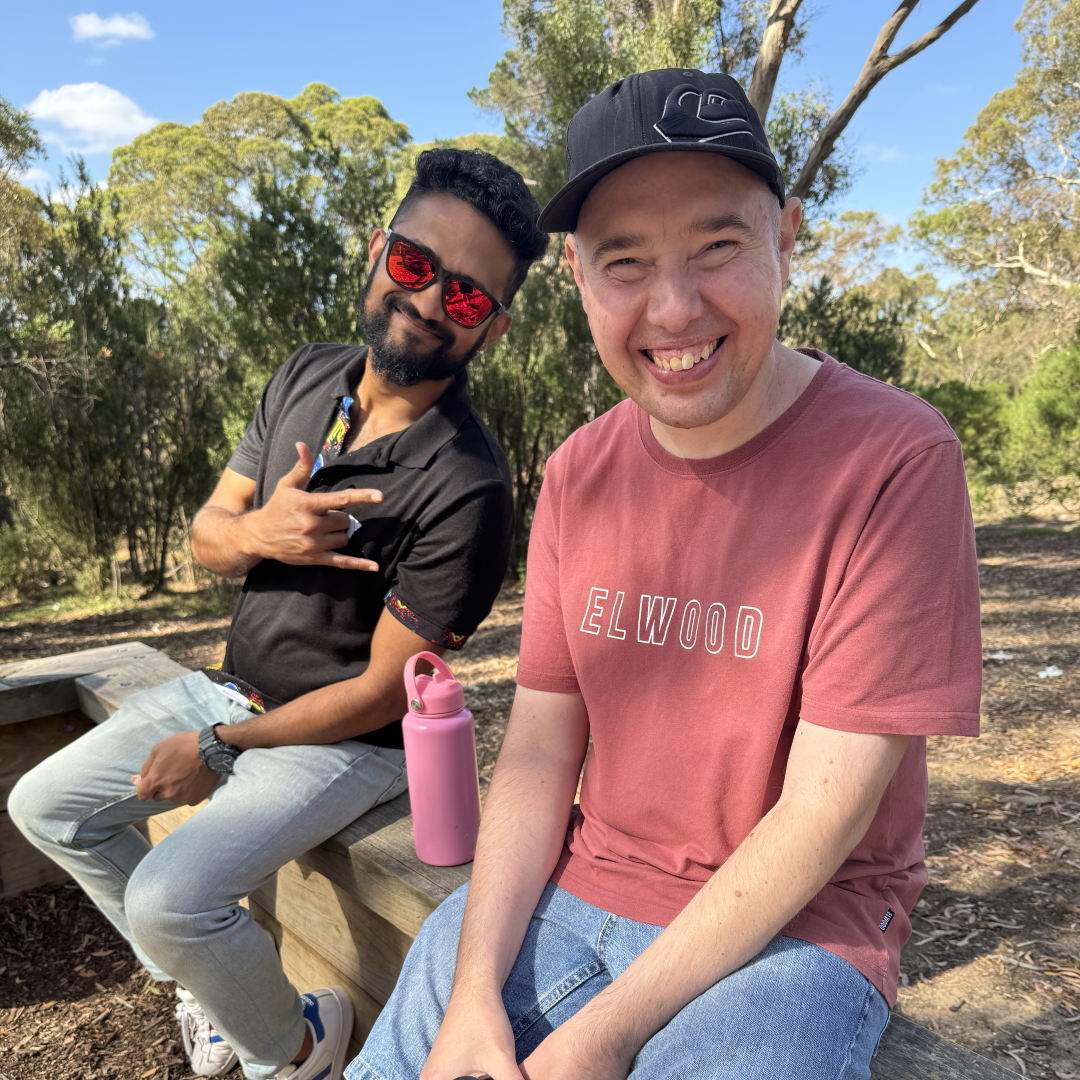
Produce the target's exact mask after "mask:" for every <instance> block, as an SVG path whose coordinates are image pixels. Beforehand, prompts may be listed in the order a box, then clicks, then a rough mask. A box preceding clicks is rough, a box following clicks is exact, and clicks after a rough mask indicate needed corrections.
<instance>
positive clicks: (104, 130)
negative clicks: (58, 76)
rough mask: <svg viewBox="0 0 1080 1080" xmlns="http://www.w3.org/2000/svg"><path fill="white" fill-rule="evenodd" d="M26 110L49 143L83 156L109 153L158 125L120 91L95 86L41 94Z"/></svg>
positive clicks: (71, 86) (75, 86) (70, 86)
mask: <svg viewBox="0 0 1080 1080" xmlns="http://www.w3.org/2000/svg"><path fill="white" fill-rule="evenodd" d="M27 108H28V109H29V110H30V113H31V114H32V115H33V116H34V118H35V119H37V120H39V121H42V122H43V123H42V129H43V132H42V133H43V134H44V135H45V137H46V138H47V139H48V140H49V141H50V142H54V143H58V144H59V145H60V146H61V147H62V148H63V149H64V150H65V151H73V150H74V151H80V152H82V153H84V154H98V153H102V152H103V151H106V150H112V149H113V147H115V146H120V145H121V144H123V143H126V142H128V141H130V140H131V139H133V138H134V137H135V136H136V135H140V134H141V133H142V132H144V131H149V130H150V128H152V127H153V126H154V125H155V124H156V123H157V122H158V121H157V120H156V119H155V118H154V117H153V116H147V115H146V113H144V112H143V111H142V109H140V108H139V106H138V105H136V104H135V102H134V101H132V100H131V98H129V97H125V96H124V95H123V94H121V93H120V91H119V90H114V89H113V88H112V87H111V86H104V85H102V84H101V83H97V82H87V83H68V84H67V85H65V86H61V87H60V89H59V90H42V91H41V93H40V94H38V96H37V97H36V98H34V100H33V101H31V102H30V104H29V105H28V106H27ZM50 122H51V124H50ZM51 125H56V126H55V127H52V126H51Z"/></svg>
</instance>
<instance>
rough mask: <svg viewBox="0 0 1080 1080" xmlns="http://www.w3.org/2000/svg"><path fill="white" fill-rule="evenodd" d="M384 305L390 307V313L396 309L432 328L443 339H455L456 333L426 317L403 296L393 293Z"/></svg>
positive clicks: (427, 327) (429, 328)
mask: <svg viewBox="0 0 1080 1080" xmlns="http://www.w3.org/2000/svg"><path fill="white" fill-rule="evenodd" d="M384 307H386V308H387V309H388V313H389V311H394V310H396V311H399V312H401V314H402V315H407V316H408V317H409V318H410V319H413V320H415V321H416V322H418V323H419V324H420V325H421V326H423V327H425V328H426V329H428V330H430V331H431V332H432V333H433V334H435V335H436V336H437V337H438V338H439V339H440V340H442V341H453V339H454V335H453V334H452V333H451V332H450V331H449V330H447V329H446V327H445V326H441V325H440V324H439V323H437V322H434V321H433V320H431V319H425V318H424V317H423V316H422V315H421V314H420V312H419V311H417V310H416V308H415V307H413V305H412V304H410V303H409V301H408V300H406V299H405V298H404V297H403V296H394V295H393V294H391V295H390V296H388V297H387V298H386V300H385V301H384Z"/></svg>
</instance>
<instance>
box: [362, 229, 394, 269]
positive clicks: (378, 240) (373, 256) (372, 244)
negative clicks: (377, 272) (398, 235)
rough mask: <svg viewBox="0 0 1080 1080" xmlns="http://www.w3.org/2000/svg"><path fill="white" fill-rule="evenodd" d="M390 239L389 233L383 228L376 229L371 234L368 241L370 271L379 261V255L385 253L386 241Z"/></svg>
mask: <svg viewBox="0 0 1080 1080" xmlns="http://www.w3.org/2000/svg"><path fill="white" fill-rule="evenodd" d="M388 239H389V237H388V235H387V234H386V233H384V232H383V231H382V229H376V230H375V231H374V232H373V233H372V234H371V239H370V240H369V241H368V246H367V250H368V273H370V272H371V270H372V268H373V267H374V266H375V264H376V263H377V262H378V261H379V256H380V255H382V253H383V248H384V247H386V241H387V240H388Z"/></svg>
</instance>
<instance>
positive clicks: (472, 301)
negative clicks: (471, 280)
mask: <svg viewBox="0 0 1080 1080" xmlns="http://www.w3.org/2000/svg"><path fill="white" fill-rule="evenodd" d="M446 312H447V314H448V315H449V316H450V318H451V319H453V320H454V322H456V323H459V324H460V325H461V326H479V325H480V323H482V322H483V321H484V320H485V319H486V318H487V317H488V315H489V314H490V313H491V301H490V300H489V299H488V298H487V297H486V296H485V295H484V294H483V293H482V292H481V291H480V290H479V289H474V288H473V287H472V286H471V285H469V284H468V283H467V282H464V281H457V280H454V279H451V280H450V281H448V282H447V283H446Z"/></svg>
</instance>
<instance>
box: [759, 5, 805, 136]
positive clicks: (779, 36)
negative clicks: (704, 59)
mask: <svg viewBox="0 0 1080 1080" xmlns="http://www.w3.org/2000/svg"><path fill="white" fill-rule="evenodd" d="M801 6H802V0H772V3H771V4H770V5H769V19H768V22H767V23H766V25H765V33H764V34H763V35H762V38H761V47H760V48H759V49H758V54H757V60H756V61H755V62H754V74H753V76H752V77H751V79H750V92H749V93H748V94H747V95H746V96H747V97H748V98H749V99H750V104H751V105H753V106H754V108H755V109H756V110H757V114H758V116H759V117H760V118H761V122H762V123H763V124H764V123H765V117H766V116H768V115H769V106H770V105H771V104H772V98H773V92H774V91H775V90H776V79H777V76H778V75H779V74H780V65H781V64H782V63H783V62H784V54H785V53H786V52H787V46H788V38H790V36H791V29H792V27H793V26H794V25H795V15H796V13H797V12H798V10H799V8H800V7H801Z"/></svg>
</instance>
